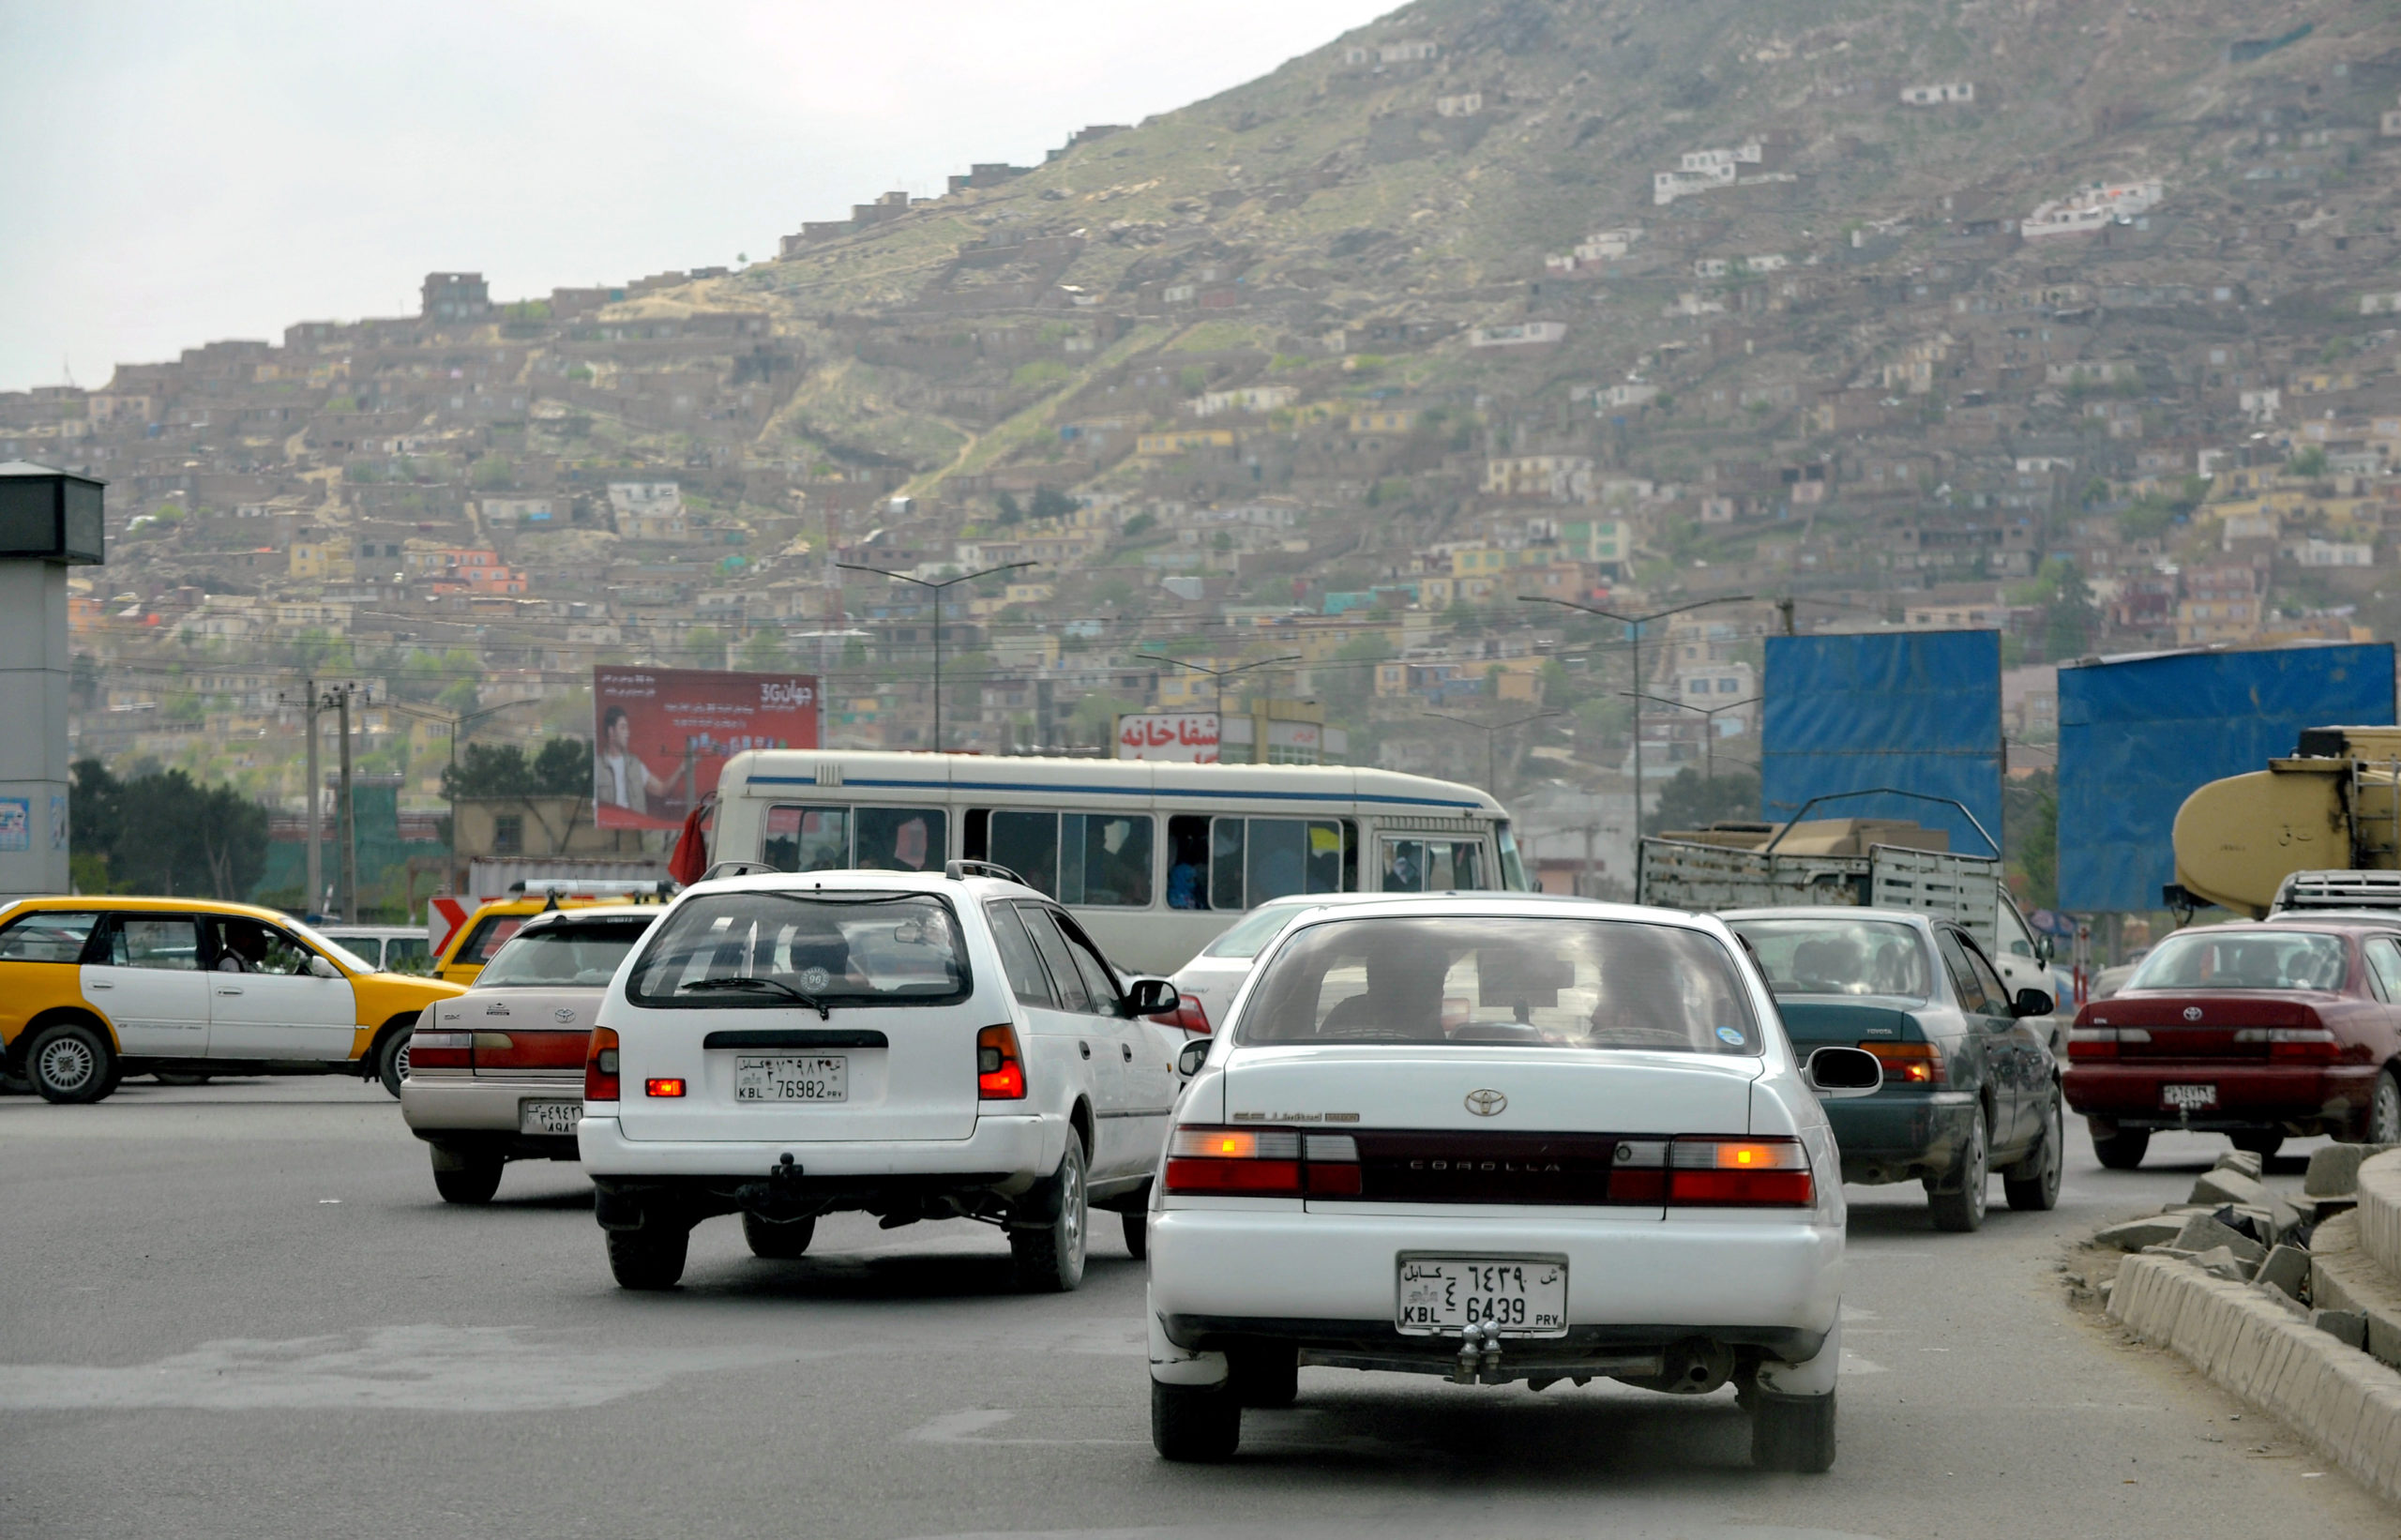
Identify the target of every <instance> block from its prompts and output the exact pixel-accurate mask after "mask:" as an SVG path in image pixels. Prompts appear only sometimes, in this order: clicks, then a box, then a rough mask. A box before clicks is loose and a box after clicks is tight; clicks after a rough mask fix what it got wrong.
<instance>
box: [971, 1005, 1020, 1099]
mask: <svg viewBox="0 0 2401 1540" xmlns="http://www.w3.org/2000/svg"><path fill="white" fill-rule="evenodd" d="M975 1095H977V1096H978V1097H980V1098H982V1099H983V1100H985V1101H1021V1100H1023V1099H1024V1097H1025V1062H1024V1061H1023V1060H1022V1059H1020V1058H1019V1056H1018V1051H1017V1029H1016V1028H1015V1027H1012V1026H1010V1025H1009V1024H1008V1023H1007V1022H1005V1021H1004V1022H1002V1023H1001V1024H1000V1025H998V1026H994V1027H986V1028H985V1029H984V1030H983V1031H981V1032H979V1033H977V1034H975Z"/></svg>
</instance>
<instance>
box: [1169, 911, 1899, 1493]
mask: <svg viewBox="0 0 2401 1540" xmlns="http://www.w3.org/2000/svg"><path fill="white" fill-rule="evenodd" d="M1185 1067H1186V1068H1187V1069H1188V1070H1190V1071H1191V1072H1192V1073H1193V1075H1194V1079H1193V1080H1192V1082H1191V1084H1190V1085H1189V1086H1188V1087H1187V1089H1186V1090H1185V1093H1184V1096H1183V1099H1182V1101H1181V1103H1180V1104H1179V1106H1178V1108H1177V1110H1176V1124H1175V1127H1174V1128H1173V1130H1172V1132H1171V1133H1170V1137H1169V1142H1168V1148H1167V1155H1166V1158H1165V1161H1164V1164H1163V1168H1162V1173H1161V1175H1162V1179H1161V1181H1160V1182H1159V1184H1158V1186H1157V1190H1156V1193H1155V1196H1154V1198H1153V1200H1152V1209H1151V1227H1150V1295H1149V1311H1148V1314H1149V1329H1150V1364H1151V1412H1152V1434H1153V1439H1154V1442H1155V1443H1156V1444H1157V1446H1158V1450H1159V1453H1160V1454H1162V1455H1163V1456H1165V1457H1168V1458H1170V1459H1216V1458H1224V1457H1227V1456H1229V1455H1231V1453H1232V1452H1233V1450H1234V1447H1235V1445H1236V1443H1237V1442H1238V1441H1239V1439H1240V1436H1241V1419H1242V1409H1243V1408H1244V1407H1245V1406H1280V1405H1286V1404H1289V1403H1290V1402H1291V1400H1292V1398H1293V1397H1294V1396H1295V1395H1296V1394H1297V1390H1298V1373H1299V1369H1300V1367H1301V1366H1304V1365H1321V1366H1331V1367H1339V1368H1355V1369H1381V1370H1397V1371H1400V1372H1404V1373H1418V1374H1440V1375H1444V1376H1447V1377H1449V1378H1450V1379H1452V1380H1455V1381H1458V1382H1460V1383H1463V1384H1502V1383H1506V1382H1509V1381H1518V1380H1523V1381H1529V1382H1530V1383H1531V1384H1532V1386H1533V1388H1534V1389H1536V1390H1540V1389H1542V1388H1544V1387H1545V1386H1547V1385H1550V1384H1553V1383H1556V1382H1557V1381H1561V1380H1573V1381H1576V1382H1577V1383H1578V1384H1582V1383H1584V1382H1586V1381H1589V1380H1591V1379H1593V1378H1599V1377H1607V1378H1611V1379H1616V1380H1620V1381H1625V1382H1626V1383H1629V1384H1633V1385H1638V1386H1641V1387H1644V1388H1647V1389H1651V1390H1656V1391H1664V1392H1668V1393H1671V1394H1680V1395H1697V1394H1703V1393H1706V1392H1709V1391H1714V1390H1716V1389H1718V1388H1720V1387H1721V1386H1724V1385H1726V1384H1728V1383H1729V1382H1731V1383H1732V1384H1733V1385H1734V1386H1735V1389H1736V1394H1737V1396H1738V1397H1739V1398H1740V1399H1741V1401H1742V1402H1743V1404H1744V1405H1745V1406H1746V1407H1749V1408H1750V1409H1751V1410H1752V1413H1753V1432H1752V1454H1753V1457H1754V1459H1755V1460H1756V1461H1757V1462H1758V1463H1759V1464H1760V1465H1763V1466H1766V1467H1769V1468H1773V1469H1784V1470H1799V1471H1822V1470H1825V1469H1826V1468H1827V1467H1828V1466H1830V1465H1831V1464H1832V1463H1833V1460H1834V1453H1835V1367H1836V1365H1837V1363H1838V1362H1839V1359H1840V1355H1841V1347H1842V1343H1841V1336H1842V1334H1841V1324H1840V1317H1839V1310H1840V1303H1841V1294H1842V1265H1843V1223H1844V1207H1843V1197H1842V1184H1841V1166H1840V1163H1839V1160H1838V1158H1837V1155H1836V1153H1835V1142H1834V1139H1833V1136H1832V1133H1831V1132H1830V1130H1829V1129H1828V1127H1827V1123H1826V1117H1825V1113H1824V1112H1823V1111H1822V1110H1820V1107H1819V1105H1818V1100H1817V1097H1818V1095H1865V1094H1867V1093H1868V1092H1870V1091H1872V1090H1873V1089H1874V1088H1875V1087H1876V1086H1877V1085H1878V1084H1879V1083H1880V1080H1881V1071H1880V1068H1879V1066H1878V1065H1877V1064H1876V1062H1875V1060H1874V1059H1872V1058H1871V1057H1869V1056H1868V1055H1866V1054H1865V1053H1862V1052H1860V1051H1859V1050H1858V1049H1850V1048H1830V1049H1820V1050H1819V1051H1818V1052H1817V1054H1815V1055H1813V1056H1812V1058H1811V1060H1810V1062H1809V1064H1808V1066H1807V1067H1806V1069H1805V1068H1804V1066H1803V1065H1802V1064H1799V1063H1797V1062H1796V1061H1795V1058H1794V1055H1793V1051H1792V1049H1791V1046H1790V1044H1789V1042H1788V1041H1787V1040H1786V1038H1785V1035H1784V1032H1783V1030H1782V1027H1781V1025H1780V1023H1779V1021H1778V1018H1777V1016H1776V1009H1775V1003H1774V1000H1773V999H1772V998H1771V997H1770V995H1769V993H1768V990H1767V987H1766V985H1765V984H1764V982H1763V981H1762V980H1761V979H1760V978H1759V974H1758V971H1757V970H1756V968H1754V967H1753V966H1752V965H1751V964H1750V962H1749V961H1748V960H1747V959H1746V958H1745V957H1744V954H1743V951H1742V948H1741V945H1740V944H1739V943H1738V942H1737V941H1736V940H1735V939H1734V937H1733V936H1732V934H1731V933H1730V932H1729V931H1728V930H1727V929H1726V928H1725V927H1724V926H1723V925H1721V924H1720V923H1719V922H1717V921H1716V920H1714V919H1712V918H1709V917H1707V916H1699V915H1690V914H1682V913H1669V912H1666V911H1660V910H1650V909H1638V908H1632V907H1628V906H1622V905H1609V904H1599V903H1593V902H1587V901H1583V900H1546V899H1543V898H1528V897H1519V896H1494V897H1483V896H1474V895H1446V896H1442V897H1440V898H1437V897H1432V896H1429V897H1427V898H1413V899H1396V900H1391V901H1387V902H1382V903H1374V904H1359V905H1352V906H1348V907H1344V908H1340V909H1326V910H1321V911H1319V912H1317V913H1311V914H1306V915H1304V916H1302V917H1301V918H1300V919H1298V920H1297V921H1295V922H1294V923H1293V925H1292V927H1291V929H1288V930H1286V931H1285V932H1284V933H1283V934H1282V935H1281V936H1280V937H1279V938H1277V939H1276V941H1275V942H1274V943H1273V944H1271V946H1270V947H1269V949H1268V951H1267V953H1266V955H1265V956H1263V957H1262V958H1261V959H1260V961H1259V965H1258V967H1257V968H1256V969H1255V970H1254V971H1253V972H1252V974H1251V975H1250V977H1249V978H1248V980H1247V981H1246V983H1245V985H1244V987H1243V989H1242V991H1241V992H1240V994H1238V995H1237V996H1236V997H1235V1000H1234V1002H1233V1004H1232V1006H1231V1012H1230V1015H1229V1018H1228V1019H1227V1021H1226V1023H1225V1025H1224V1026H1223V1027H1222V1028H1221V1030H1220V1032H1219V1034H1217V1035H1216V1037H1214V1038H1211V1039H1207V1040H1204V1041H1199V1042H1195V1043H1193V1044H1191V1045H1190V1046H1189V1048H1187V1049H1185Z"/></svg>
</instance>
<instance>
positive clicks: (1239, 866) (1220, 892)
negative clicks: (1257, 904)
mask: <svg viewBox="0 0 2401 1540" xmlns="http://www.w3.org/2000/svg"><path fill="white" fill-rule="evenodd" d="M1244 823H1245V821H1244V820H1242V819H1239V818H1213V819H1211V820H1210V821H1209V907H1210V908H1212V909H1231V910H1242V909H1245V908H1247V907H1248V906H1247V905H1246V904H1245V903H1244V902H1243V901H1242V900H1243V892H1242V888H1243V882H1242V879H1243V846H1244V843H1245V841H1244V838H1243V836H1244Z"/></svg>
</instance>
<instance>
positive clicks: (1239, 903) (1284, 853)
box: [1209, 818, 1348, 909]
mask: <svg viewBox="0 0 2401 1540" xmlns="http://www.w3.org/2000/svg"><path fill="white" fill-rule="evenodd" d="M1215 823H1216V827H1215V829H1214V830H1213V831H1212V835H1211V841H1210V862H1209V868H1210V870H1209V903H1210V907H1211V908H1213V909H1253V908H1256V907H1258V906H1259V905H1261V904H1263V903H1265V902H1266V901H1267V900H1268V899H1270V898H1283V897H1285V896H1286V895H1287V894H1292V893H1339V892H1341V891H1342V886H1343V873H1344V862H1345V857H1346V853H1347V851H1348V842H1347V841H1346V840H1345V839H1344V838H1343V826H1342V825H1341V824H1340V823H1336V822H1335V821H1333V820H1331V819H1328V820H1324V821H1317V820H1310V819H1299V818H1220V819H1217V820H1216V821H1215Z"/></svg>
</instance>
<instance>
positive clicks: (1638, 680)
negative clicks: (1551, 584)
mask: <svg viewBox="0 0 2401 1540" xmlns="http://www.w3.org/2000/svg"><path fill="white" fill-rule="evenodd" d="M1748 598H1750V595H1748V594H1724V595H1720V596H1718V597H1716V598H1714V599H1695V600H1693V601H1692V602H1691V603H1690V604H1679V605H1675V606H1673V607H1672V608H1670V609H1666V610H1654V611H1651V612H1650V613H1649V614H1647V615H1621V614H1619V613H1618V612H1617V611H1614V610H1604V609H1602V608H1601V607H1600V606H1599V605H1597V604H1578V603H1577V602H1576V601H1575V600H1574V599H1557V598H1552V597H1551V596H1549V595H1548V594H1520V595H1518V602H1520V603H1523V604H1556V605H1558V606H1559V607H1560V608H1561V609H1563V610H1581V611H1584V613H1586V614H1588V615H1598V616H1600V617H1601V618H1602V619H1603V620H1613V621H1616V622H1617V623H1618V624H1619V625H1621V626H1623V627H1625V637H1626V641H1627V642H1629V643H1631V644H1632V646H1633V648H1634V693H1635V694H1636V695H1640V694H1642V693H1643V689H1642V687H1643V684H1644V680H1643V677H1642V627H1645V626H1648V625H1649V624H1651V622H1653V621H1654V620H1665V619H1667V618H1668V617H1669V615H1681V614H1683V613H1684V611H1687V610H1699V609H1700V608H1702V607H1703V606H1705V605H1711V604H1741V603H1743V602H1744V601H1745V600H1747V599H1748ZM1634 838H1635V839H1636V841H1637V844H1638V846H1639V841H1640V840H1641V838H1642V703H1641V702H1639V701H1637V702H1635V705H1634Z"/></svg>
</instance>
